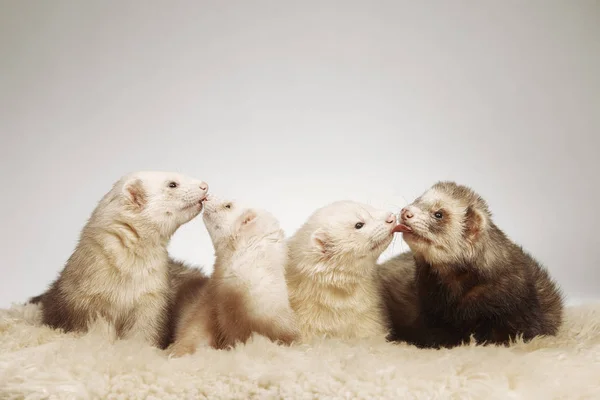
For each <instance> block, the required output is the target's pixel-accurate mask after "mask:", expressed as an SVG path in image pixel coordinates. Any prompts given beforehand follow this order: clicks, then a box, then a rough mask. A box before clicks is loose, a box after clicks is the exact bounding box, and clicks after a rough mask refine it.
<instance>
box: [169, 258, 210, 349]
mask: <svg viewBox="0 0 600 400" xmlns="http://www.w3.org/2000/svg"><path fill="white" fill-rule="evenodd" d="M208 281H209V277H208V276H207V275H205V274H204V272H202V271H201V270H200V269H198V268H194V267H190V266H188V265H186V264H185V263H183V262H181V261H177V260H173V259H170V260H169V285H170V288H171V290H170V292H171V295H170V298H169V309H168V312H167V315H168V331H167V332H166V337H165V338H164V342H163V346H162V347H163V348H166V347H168V346H170V345H171V344H172V343H173V341H174V340H175V328H176V324H177V321H178V319H179V318H180V315H181V313H182V311H183V310H184V308H185V307H186V305H187V304H189V303H190V302H191V301H194V299H195V296H196V293H197V292H198V291H199V290H200V289H202V288H203V287H205V286H206V285H207V284H208Z"/></svg>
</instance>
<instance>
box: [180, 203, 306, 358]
mask: <svg viewBox="0 0 600 400" xmlns="http://www.w3.org/2000/svg"><path fill="white" fill-rule="evenodd" d="M203 219H204V223H205V225H206V228H207V230H208V233H209V235H210V237H211V239H212V241H213V245H214V247H215V253H216V260H215V266H214V271H213V274H212V276H211V278H210V281H209V283H208V284H207V285H206V286H204V287H203V288H202V289H200V290H199V291H198V292H197V295H196V296H195V298H193V299H190V302H189V303H188V304H187V305H186V306H184V309H183V310H182V313H181V318H180V319H179V321H178V323H177V326H176V333H175V343H174V345H173V347H172V349H171V353H172V354H173V355H175V356H181V355H184V354H188V353H194V352H195V350H196V348H197V347H198V346H201V345H208V346H212V347H215V348H227V347H231V346H234V345H235V344H236V343H238V342H242V343H243V342H246V340H248V338H249V337H250V335H251V334H252V333H253V332H256V333H259V334H261V335H264V336H266V337H268V338H269V339H271V340H273V341H276V342H281V343H284V344H290V343H292V342H293V341H294V340H296V338H297V336H298V331H297V326H296V320H295V316H294V313H293V311H292V309H291V307H290V303H289V298H288V290H287V286H286V283H285V276H284V267H285V261H286V257H287V254H286V253H287V251H286V245H285V239H284V233H283V231H282V230H281V228H280V226H279V222H278V221H277V219H276V218H275V217H274V216H273V215H271V214H270V213H268V212H267V211H264V210H259V209H254V208H243V207H241V206H239V205H238V204H236V203H235V202H233V201H222V200H219V199H217V198H215V197H209V198H208V199H207V200H206V202H205V211H204V216H203Z"/></svg>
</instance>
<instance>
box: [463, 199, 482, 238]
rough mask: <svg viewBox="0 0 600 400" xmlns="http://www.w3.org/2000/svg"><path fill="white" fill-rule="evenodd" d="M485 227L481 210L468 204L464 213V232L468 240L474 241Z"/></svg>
mask: <svg viewBox="0 0 600 400" xmlns="http://www.w3.org/2000/svg"><path fill="white" fill-rule="evenodd" d="M484 228H485V216H484V215H483V214H482V213H481V211H479V210H477V209H476V208H474V207H472V206H469V208H467V212H466V213H465V234H466V237H467V239H468V240H470V241H475V240H477V238H478V237H479V234H480V233H481V232H482V231H483V230H484Z"/></svg>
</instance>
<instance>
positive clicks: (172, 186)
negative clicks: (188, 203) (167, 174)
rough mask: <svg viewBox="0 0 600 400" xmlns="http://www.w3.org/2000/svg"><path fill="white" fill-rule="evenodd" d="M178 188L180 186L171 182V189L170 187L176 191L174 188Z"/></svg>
mask: <svg viewBox="0 0 600 400" xmlns="http://www.w3.org/2000/svg"><path fill="white" fill-rule="evenodd" d="M177 186H178V185H177V182H169V187H170V188H173V189H174V188H176V187H177Z"/></svg>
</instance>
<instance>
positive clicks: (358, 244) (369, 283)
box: [286, 201, 396, 341]
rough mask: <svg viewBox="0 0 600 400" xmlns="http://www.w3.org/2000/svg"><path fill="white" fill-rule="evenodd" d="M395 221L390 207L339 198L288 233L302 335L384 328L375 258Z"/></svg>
mask: <svg viewBox="0 0 600 400" xmlns="http://www.w3.org/2000/svg"><path fill="white" fill-rule="evenodd" d="M395 226H396V218H395V216H394V215H393V214H392V213H390V212H385V211H382V210H377V209H375V208H373V207H371V206H369V205H367V204H361V203H357V202H353V201H338V202H335V203H332V204H329V205H327V206H325V207H322V208H320V209H318V210H317V211H315V212H314V213H313V214H312V215H311V217H310V218H309V219H308V221H307V222H306V223H305V224H304V225H303V226H302V227H301V228H300V229H299V230H298V231H297V232H296V233H295V235H294V236H293V237H291V238H290V239H289V244H288V247H289V258H288V264H287V268H286V279H287V283H288V288H289V292H290V303H291V305H292V309H293V310H294V311H295V312H296V317H297V320H298V324H299V326H300V330H301V337H302V340H303V341H307V340H310V339H311V338H313V337H336V338H344V339H349V338H363V337H371V336H378V335H382V336H384V335H385V334H386V332H387V329H388V322H387V318H386V312H385V308H384V305H383V304H382V297H381V295H380V287H379V280H378V278H377V270H376V268H377V267H376V264H377V259H378V258H379V256H380V255H381V253H382V252H383V251H384V250H385V249H386V248H387V247H388V245H389V244H390V243H391V241H392V239H393V229H394V227H395Z"/></svg>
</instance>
